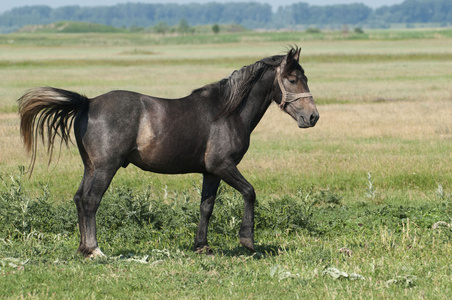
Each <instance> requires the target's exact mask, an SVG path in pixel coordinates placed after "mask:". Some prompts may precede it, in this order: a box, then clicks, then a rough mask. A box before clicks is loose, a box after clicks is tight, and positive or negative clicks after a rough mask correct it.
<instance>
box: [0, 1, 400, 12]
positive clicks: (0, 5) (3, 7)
mask: <svg viewBox="0 0 452 300" xmlns="http://www.w3.org/2000/svg"><path fill="white" fill-rule="evenodd" d="M403 1H404V0H244V1H241V0H170V1H168V0H131V1H130V0H1V1H0V12H5V11H7V10H11V9H12V8H14V7H20V6H27V5H47V6H50V7H61V6H67V5H79V6H112V5H115V4H118V3H127V2H133V3H178V4H187V3H192V2H196V3H208V2H259V3H268V4H270V5H271V6H272V7H273V9H274V10H276V8H278V6H285V5H290V4H292V3H298V2H305V3H309V4H310V5H331V4H350V3H364V4H365V5H367V6H369V7H372V8H376V7H381V6H384V5H394V4H400V3H402V2H403Z"/></svg>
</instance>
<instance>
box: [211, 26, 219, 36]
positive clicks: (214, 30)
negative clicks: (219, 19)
mask: <svg viewBox="0 0 452 300" xmlns="http://www.w3.org/2000/svg"><path fill="white" fill-rule="evenodd" d="M212 31H213V33H215V34H218V33H219V32H220V26H218V24H214V25H213V26H212Z"/></svg>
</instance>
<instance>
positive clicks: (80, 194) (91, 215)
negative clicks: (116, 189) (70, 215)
mask: <svg viewBox="0 0 452 300" xmlns="http://www.w3.org/2000/svg"><path fill="white" fill-rule="evenodd" d="M116 171H117V169H96V170H94V171H93V170H90V169H89V168H87V167H85V173H84V175H83V179H82V182H81V184H80V187H79V189H78V191H77V193H76V194H75V196H74V202H75V205H76V206H77V212H78V219H79V229H80V245H79V248H78V250H77V252H80V253H82V254H83V255H84V256H86V257H96V256H103V253H102V252H101V251H100V249H99V246H98V244H97V237H96V212H97V209H98V208H99V204H100V201H101V199H102V196H103V195H104V193H105V191H106V190H107V189H108V186H109V185H110V182H111V180H112V179H113V176H114V175H115V173H116Z"/></svg>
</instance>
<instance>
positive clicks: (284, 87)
mask: <svg viewBox="0 0 452 300" xmlns="http://www.w3.org/2000/svg"><path fill="white" fill-rule="evenodd" d="M299 55H300V50H299V49H298V48H296V49H293V48H292V49H290V50H289V51H288V53H287V55H279V56H273V57H268V58H265V59H262V60H260V61H258V62H256V63H255V64H253V65H250V66H245V67H243V68H242V69H240V70H238V71H235V72H233V73H232V74H231V76H229V78H225V79H223V80H221V81H219V82H216V83H212V84H209V85H206V86H204V87H202V88H199V89H197V90H195V91H193V92H192V93H191V94H190V95H189V96H187V97H184V98H181V99H161V98H156V97H150V96H145V95H141V94H138V93H134V92H128V91H113V92H109V93H107V94H104V95H100V96H98V97H96V98H93V99H88V98H87V97H85V96H82V95H79V94H77V93H73V92H70V91H66V90H61V89H56V88H51V87H44V88H35V89H32V90H30V91H29V92H27V93H26V94H25V95H24V96H22V97H21V98H20V99H19V100H18V102H19V110H20V117H21V123H20V129H21V134H22V137H23V140H24V144H25V146H26V149H27V150H28V152H30V151H31V153H32V160H31V165H30V172H31V171H32V170H33V166H34V162H35V160H36V145H37V140H38V137H39V136H40V137H41V138H42V141H43V142H45V137H47V142H46V144H47V147H48V150H49V152H50V157H51V154H52V150H53V147H54V142H55V137H56V136H60V137H61V139H62V142H65V143H66V144H67V143H68V141H69V140H70V127H71V126H72V123H73V124H74V132H75V138H76V141H77V146H78V149H79V151H80V155H81V157H82V160H83V164H84V168H85V169H84V174H83V179H82V182H81V184H80V187H79V188H78V190H77V193H76V194H75V196H74V202H75V204H76V205H77V211H78V218H79V226H80V236H81V240H80V246H79V248H78V251H79V252H81V253H82V254H83V255H85V256H89V257H95V256H98V255H103V254H102V252H101V251H100V250H99V247H98V244H97V237H96V212H97V209H98V207H99V204H100V201H101V199H102V196H103V195H104V193H105V191H106V190H107V188H108V186H109V185H110V182H111V180H112V178H113V176H115V173H116V171H118V169H119V168H120V167H124V168H125V167H127V165H129V164H130V163H132V164H134V165H136V166H138V167H139V168H141V169H143V170H146V171H151V172H157V173H165V174H181V173H202V174H203V176H204V177H203V184H202V198H201V216H200V221H199V228H198V231H197V233H196V237H195V244H194V250H195V251H197V250H200V249H208V245H207V226H208V223H209V218H210V216H211V214H212V211H213V206H214V202H215V197H216V194H217V189H218V185H219V184H220V180H223V181H224V182H226V183H227V184H229V185H230V186H232V187H233V188H235V189H236V190H237V191H239V192H240V193H241V194H242V195H243V198H244V201H245V208H244V213H243V220H242V224H241V227H240V233H239V235H240V243H241V244H242V245H243V246H244V247H245V248H247V249H249V250H251V251H254V240H253V237H254V202H255V199H256V195H255V193H254V188H253V186H252V185H251V184H250V183H249V182H248V181H247V180H246V179H245V178H244V177H243V176H242V174H241V173H240V172H239V170H238V169H237V164H238V163H239V162H240V160H241V159H242V157H243V155H244V154H245V152H246V151H247V150H248V146H249V143H250V135H251V132H252V131H253V129H254V128H255V127H256V125H257V124H258V123H259V121H260V120H261V118H262V116H263V115H264V113H265V111H266V110H267V108H268V107H269V105H270V104H271V102H272V101H275V102H276V103H278V104H279V106H280V108H281V109H282V110H284V111H285V112H287V113H288V114H289V115H290V116H292V117H293V118H294V119H295V120H296V121H297V122H298V126H299V127H300V128H308V127H312V126H314V125H315V124H316V122H317V120H318V119H319V113H318V112H317V108H316V106H315V103H314V99H313V98H312V95H311V93H310V92H309V88H308V84H307V78H306V76H305V74H304V70H303V68H302V67H301V66H300V65H299V63H298V60H299Z"/></svg>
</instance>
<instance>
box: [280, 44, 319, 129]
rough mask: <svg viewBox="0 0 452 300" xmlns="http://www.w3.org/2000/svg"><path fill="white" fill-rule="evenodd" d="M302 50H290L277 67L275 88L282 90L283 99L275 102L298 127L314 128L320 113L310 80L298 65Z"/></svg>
mask: <svg viewBox="0 0 452 300" xmlns="http://www.w3.org/2000/svg"><path fill="white" fill-rule="evenodd" d="M299 58H300V49H298V48H296V49H290V50H289V52H288V53H287V55H286V56H284V58H283V59H282V61H281V63H280V64H279V66H277V67H276V82H277V83H276V84H275V88H276V89H280V93H276V95H279V94H281V97H278V96H276V99H274V100H275V102H276V103H278V104H279V107H280V108H281V110H284V111H285V112H286V113H288V114H289V115H290V116H292V118H294V119H295V120H296V121H297V122H298V127H300V128H309V127H314V126H315V124H316V123H317V120H318V119H319V112H318V111H317V107H316V105H315V103H314V98H313V97H312V94H311V92H310V91H309V87H308V78H307V77H306V76H305V74H304V70H303V68H302V67H301V66H300V64H299V63H298V61H299Z"/></svg>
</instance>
